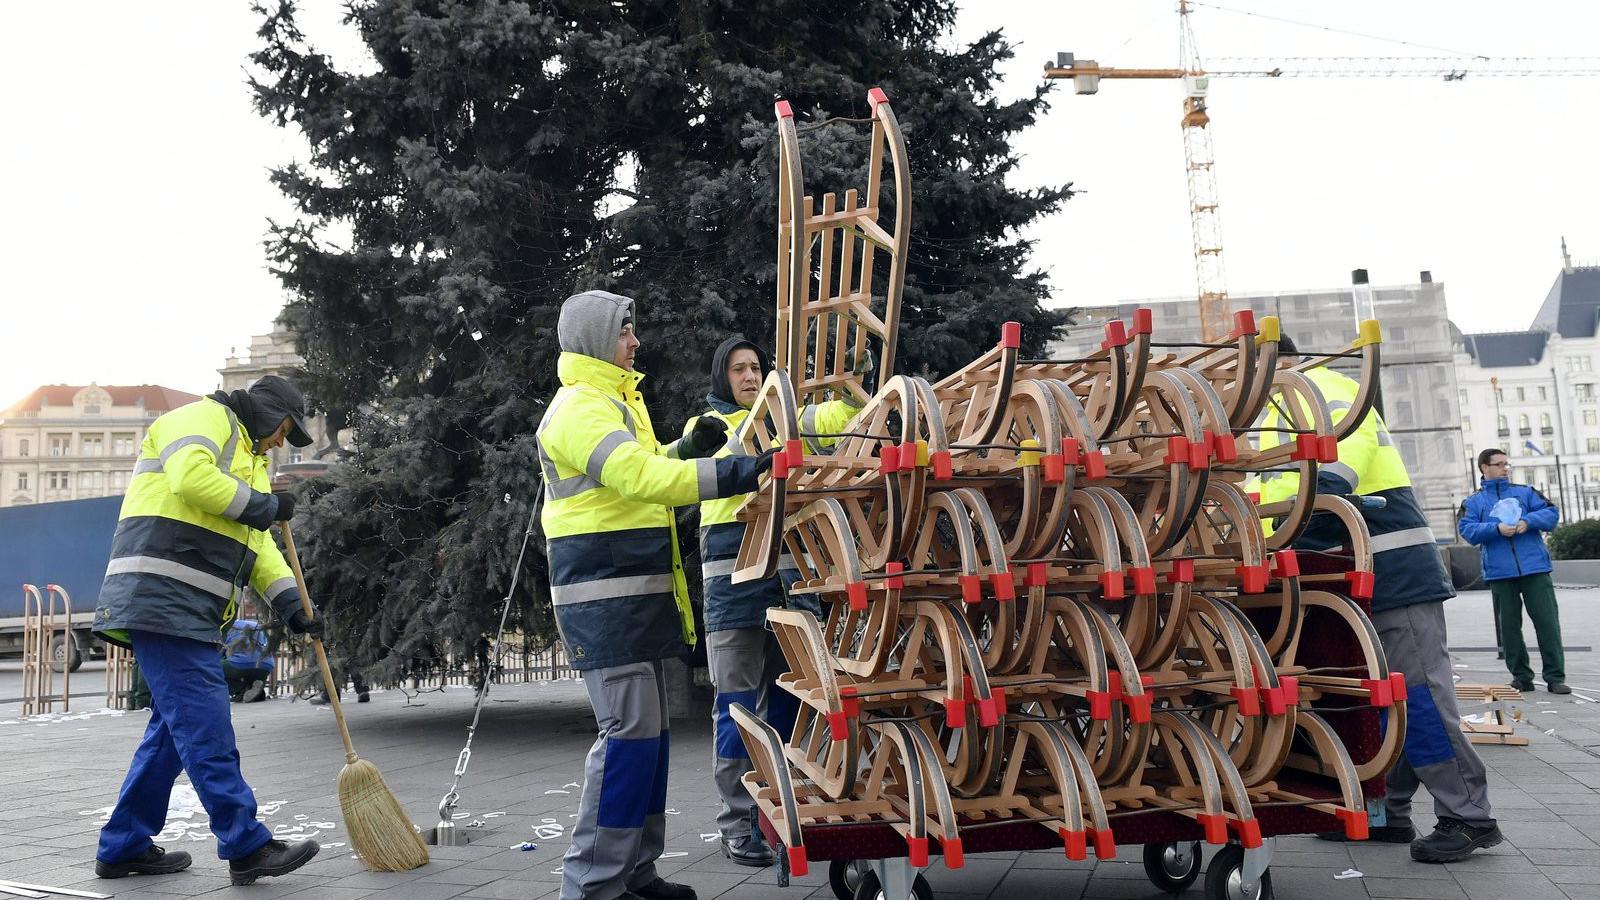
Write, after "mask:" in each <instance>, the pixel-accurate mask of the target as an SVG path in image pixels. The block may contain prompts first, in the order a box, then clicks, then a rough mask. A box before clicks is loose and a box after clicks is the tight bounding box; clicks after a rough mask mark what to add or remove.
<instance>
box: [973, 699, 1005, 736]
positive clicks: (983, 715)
mask: <svg viewBox="0 0 1600 900" xmlns="http://www.w3.org/2000/svg"><path fill="white" fill-rule="evenodd" d="M978 724H979V725H982V726H983V727H985V728H993V727H994V726H996V725H998V724H1000V708H999V706H998V705H996V703H995V702H994V698H993V697H989V698H987V699H985V698H982V697H980V698H978Z"/></svg>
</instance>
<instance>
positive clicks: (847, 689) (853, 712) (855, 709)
mask: <svg viewBox="0 0 1600 900" xmlns="http://www.w3.org/2000/svg"><path fill="white" fill-rule="evenodd" d="M839 705H840V706H841V707H843V708H844V714H845V717H846V718H850V719H856V718H860V716H861V700H860V698H859V697H857V696H856V687H855V685H850V684H846V685H841V686H840V687H839Z"/></svg>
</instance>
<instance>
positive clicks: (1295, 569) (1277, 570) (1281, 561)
mask: <svg viewBox="0 0 1600 900" xmlns="http://www.w3.org/2000/svg"><path fill="white" fill-rule="evenodd" d="M1299 575H1300V554H1298V553H1296V552H1294V551H1293V550H1279V551H1278V552H1277V553H1274V554H1272V577H1274V578H1297V577H1299Z"/></svg>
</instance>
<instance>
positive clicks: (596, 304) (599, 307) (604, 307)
mask: <svg viewBox="0 0 1600 900" xmlns="http://www.w3.org/2000/svg"><path fill="white" fill-rule="evenodd" d="M632 319H633V298H632V297H624V296H622V295H620V294H612V293H608V292H606V291H584V292H583V293H581V294H574V295H572V296H571V297H568V298H567V299H566V300H565V301H564V302H563V303H562V304H561V318H560V319H558V320H557V321H556V337H557V338H558V339H559V340H560V342H561V349H562V350H563V351H565V352H567V353H581V354H583V355H584V356H592V357H594V358H595V359H599V360H604V361H605V362H611V361H612V360H613V359H615V358H616V355H617V335H619V334H621V333H622V327H623V325H624V324H626V323H627V322H628V321H631V320H632Z"/></svg>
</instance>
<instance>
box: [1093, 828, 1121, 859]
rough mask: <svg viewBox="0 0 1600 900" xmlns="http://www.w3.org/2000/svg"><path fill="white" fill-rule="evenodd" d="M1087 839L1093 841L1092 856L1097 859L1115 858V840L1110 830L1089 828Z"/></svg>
mask: <svg viewBox="0 0 1600 900" xmlns="http://www.w3.org/2000/svg"><path fill="white" fill-rule="evenodd" d="M1086 830H1087V831H1088V832H1089V837H1090V839H1092V840H1093V841H1094V855H1095V856H1096V857H1098V858H1099V859H1116V858H1117V838H1116V835H1114V834H1112V833H1111V829H1110V828H1089V829H1086Z"/></svg>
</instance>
